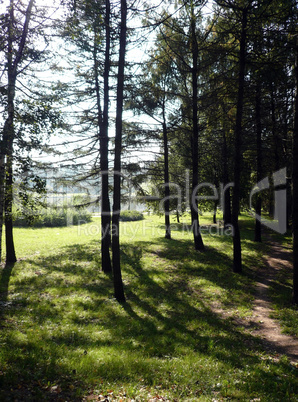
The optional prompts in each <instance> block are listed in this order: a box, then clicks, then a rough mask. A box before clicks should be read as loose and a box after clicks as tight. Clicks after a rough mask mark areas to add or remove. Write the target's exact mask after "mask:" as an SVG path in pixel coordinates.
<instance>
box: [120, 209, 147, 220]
mask: <svg viewBox="0 0 298 402" xmlns="http://www.w3.org/2000/svg"><path fill="white" fill-rule="evenodd" d="M142 219H144V215H143V214H142V213H141V212H138V211H123V212H121V214H120V221H123V222H128V221H141V220H142Z"/></svg>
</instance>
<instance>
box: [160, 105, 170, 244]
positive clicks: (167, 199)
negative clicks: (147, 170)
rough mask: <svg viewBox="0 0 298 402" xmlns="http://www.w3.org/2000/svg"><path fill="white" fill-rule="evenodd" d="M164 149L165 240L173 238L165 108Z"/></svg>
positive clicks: (163, 126)
mask: <svg viewBox="0 0 298 402" xmlns="http://www.w3.org/2000/svg"><path fill="white" fill-rule="evenodd" d="M162 133H163V147H164V186H165V203H164V208H165V226H166V233H165V238H166V239H170V238H171V226H170V186H169V148H168V130H167V124H166V121H165V113H164V108H163V125H162Z"/></svg>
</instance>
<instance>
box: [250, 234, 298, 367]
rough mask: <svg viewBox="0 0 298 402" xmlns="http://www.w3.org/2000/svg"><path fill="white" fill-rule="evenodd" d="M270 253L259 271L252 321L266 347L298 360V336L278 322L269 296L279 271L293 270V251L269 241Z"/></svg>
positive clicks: (254, 333) (265, 257) (295, 361)
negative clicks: (291, 334)
mask: <svg viewBox="0 0 298 402" xmlns="http://www.w3.org/2000/svg"><path fill="white" fill-rule="evenodd" d="M268 243H269V245H270V255H266V256H264V261H265V264H264V265H263V266H262V268H260V269H259V270H258V280H257V282H256V292H255V299H254V301H253V315H252V317H250V324H253V326H254V331H253V333H252V334H253V335H255V336H259V337H260V338H261V339H262V341H263V343H264V345H265V347H266V349H268V350H270V351H276V352H277V353H280V354H284V355H287V356H288V357H289V359H290V360H291V361H292V362H294V363H298V339H297V338H296V337H293V336H290V335H286V334H283V333H282V331H281V327H280V325H279V324H278V322H277V321H276V320H274V319H272V318H271V317H270V315H271V314H272V313H273V311H274V310H273V308H272V306H271V300H270V297H269V295H268V291H269V287H270V283H272V282H273V281H274V280H275V278H276V277H277V275H278V272H279V271H281V270H283V269H285V268H286V269H287V270H292V263H291V250H290V249H288V248H285V247H283V246H281V245H280V244H278V243H276V242H275V241H272V240H269V242H268Z"/></svg>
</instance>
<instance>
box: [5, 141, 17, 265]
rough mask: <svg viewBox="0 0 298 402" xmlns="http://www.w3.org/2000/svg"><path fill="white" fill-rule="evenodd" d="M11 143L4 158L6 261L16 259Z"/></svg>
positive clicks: (10, 261) (9, 261)
mask: <svg viewBox="0 0 298 402" xmlns="http://www.w3.org/2000/svg"><path fill="white" fill-rule="evenodd" d="M12 154H13V149H12V143H11V144H10V146H9V150H8V155H9V156H7V159H6V178H5V201H4V216H5V243H6V263H8V264H10V263H15V262H16V261H17V258H16V253H15V247H14V240H13V221H12V201H13V171H12Z"/></svg>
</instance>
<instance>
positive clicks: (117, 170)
mask: <svg viewBox="0 0 298 402" xmlns="http://www.w3.org/2000/svg"><path fill="white" fill-rule="evenodd" d="M126 21H127V3H126V0H121V26H120V40H119V41H120V46H119V63H118V75H117V77H118V78H117V105H116V132H115V156H114V194H113V215H112V253H113V254H112V261H113V276H114V294H115V298H116V299H117V300H118V301H119V302H125V295H124V289H123V282H122V273H121V262H120V226H119V218H120V211H121V147H122V125H123V124H122V114H123V93H124V67H125V51H126V32H127V25H126V24H127V22H126Z"/></svg>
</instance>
